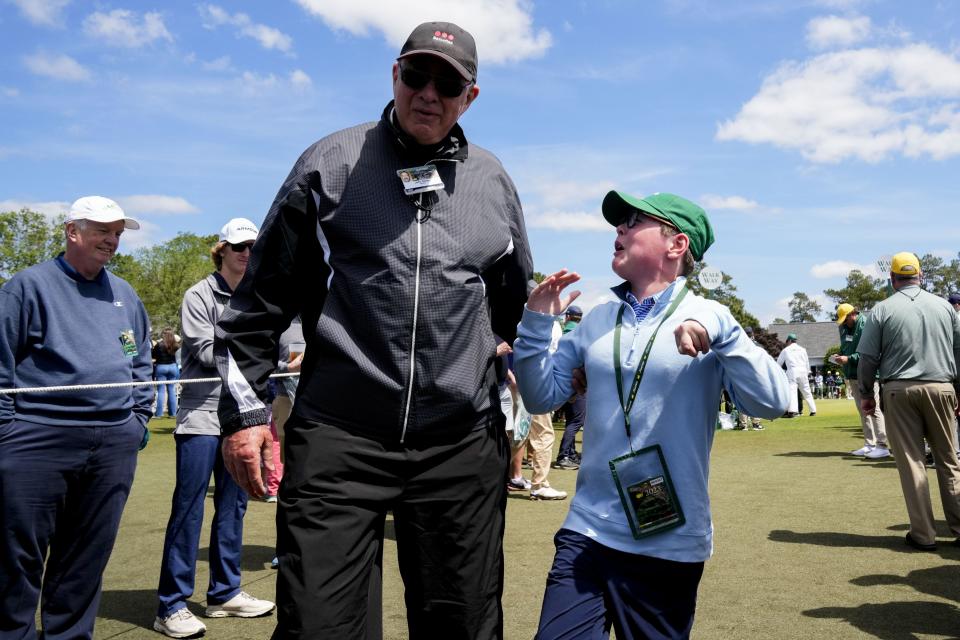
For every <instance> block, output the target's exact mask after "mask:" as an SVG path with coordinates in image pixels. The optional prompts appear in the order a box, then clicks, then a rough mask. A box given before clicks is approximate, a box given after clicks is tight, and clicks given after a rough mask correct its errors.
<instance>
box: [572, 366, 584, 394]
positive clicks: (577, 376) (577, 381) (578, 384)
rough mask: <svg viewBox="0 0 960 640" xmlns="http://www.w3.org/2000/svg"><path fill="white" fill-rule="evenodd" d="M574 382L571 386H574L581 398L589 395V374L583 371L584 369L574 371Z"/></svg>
mask: <svg viewBox="0 0 960 640" xmlns="http://www.w3.org/2000/svg"><path fill="white" fill-rule="evenodd" d="M572 374H573V380H572V381H571V385H572V386H573V390H574V392H576V393H578V394H579V395H581V396H585V395H587V372H586V371H584V370H583V367H577V368H576V369H574V370H573V371H572Z"/></svg>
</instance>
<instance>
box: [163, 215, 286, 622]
mask: <svg viewBox="0 0 960 640" xmlns="http://www.w3.org/2000/svg"><path fill="white" fill-rule="evenodd" d="M257 233H258V231H257V226H256V225H255V224H254V223H252V222H251V221H249V220H247V219H245V218H234V219H232V220H230V221H229V222H227V224H225V225H224V226H223V228H222V229H221V230H220V238H219V240H218V242H217V244H215V245H214V246H213V248H212V249H211V250H210V256H211V258H212V259H213V264H214V266H215V267H216V271H215V272H214V273H212V274H210V275H209V276H207V277H206V278H204V279H203V280H201V281H200V282H198V283H197V284H195V285H193V286H192V287H190V288H189V289H188V290H187V293H186V295H184V297H183V304H182V305H181V307H180V316H181V317H180V321H181V326H182V330H183V373H184V377H185V378H187V379H190V378H214V377H218V373H217V368H216V365H215V363H214V358H213V333H214V327H215V326H216V324H217V320H218V319H219V318H220V315H221V314H222V313H223V308H224V306H225V305H226V304H227V302H228V301H229V300H230V296H231V295H232V294H233V291H234V289H236V287H237V284H238V283H239V282H240V280H241V278H243V274H244V272H245V271H246V269H247V262H248V261H249V259H250V247H252V246H253V242H254V240H256V238H257ZM220 387H221V384H220V382H219V381H217V382H203V383H197V384H188V385H185V386H184V389H183V392H182V394H181V397H180V405H181V406H180V412H179V413H178V414H177V427H176V429H175V430H174V432H173V434H174V435H173V437H174V440H175V441H176V447H177V459H176V470H177V475H176V486H175V487H174V490H173V499H172V504H171V509H170V520H169V521H168V522H167V532H166V537H165V538H164V541H163V558H162V563H161V565H160V584H159V586H158V587H157V599H158V601H159V603H158V607H157V617H156V619H155V620H154V622H153V628H154V630H156V631H159V632H160V633H162V634H164V635H167V636H170V637H171V638H184V637H188V636H192V635H196V634H200V633H203V632H205V631H206V629H207V627H206V625H205V624H203V623H202V622H201V621H200V620H198V619H197V618H196V616H194V615H193V613H191V612H190V610H189V609H187V600H188V599H189V598H190V597H191V596H192V595H193V589H194V578H195V575H196V567H197V552H198V551H199V550H200V529H201V526H202V525H203V510H204V509H203V504H204V499H205V498H206V496H207V489H208V488H209V486H210V477H211V475H212V476H213V479H214V483H215V489H214V493H213V507H214V509H215V511H216V513H215V514H214V516H213V524H212V525H211V529H210V551H209V557H208V561H209V564H210V582H209V585H208V587H207V609H206V616H207V617H208V618H222V617H226V616H235V617H240V618H251V617H255V616H261V615H265V614H268V613H270V612H271V611H273V603H272V602H270V601H268V600H260V599H257V598H254V597H253V596H251V595H249V594H248V593H247V592H245V591H243V590H242V589H241V588H240V554H241V551H242V548H243V516H244V514H245V513H246V511H247V494H246V493H245V492H244V491H243V489H241V488H240V486H239V485H237V483H236V482H234V480H233V478H232V477H230V474H229V473H227V470H226V468H225V467H224V465H223V456H222V454H221V450H220V422H219V420H218V419H217V404H218V402H219V399H220Z"/></svg>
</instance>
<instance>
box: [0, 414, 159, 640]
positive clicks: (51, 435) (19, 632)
mask: <svg viewBox="0 0 960 640" xmlns="http://www.w3.org/2000/svg"><path fill="white" fill-rule="evenodd" d="M142 437H143V425H142V423H141V421H140V419H139V418H137V417H135V416H131V418H130V420H129V421H127V422H126V423H124V424H121V425H117V426H112V427H91V426H85V425H83V424H76V425H70V426H50V425H45V424H37V423H32V422H25V421H21V420H14V421H12V422H9V423H7V424H4V425H2V426H0V513H2V514H3V515H2V519H3V525H2V530H0V637H2V638H3V639H4V640H14V639H16V640H19V639H21V638H29V639H30V640H34V639H35V638H36V637H37V631H36V628H35V622H34V617H35V615H36V611H37V603H38V602H40V621H41V625H42V626H43V637H44V638H45V640H57V639H64V638H70V639H75V638H92V637H93V625H94V622H95V621H96V617H97V607H98V606H99V604H100V587H101V582H102V577H103V570H104V569H105V568H106V566H107V561H108V560H109V558H110V553H111V551H113V543H114V540H115V539H116V537H117V529H118V527H119V526H120V516H121V514H122V513H123V507H124V505H125V504H126V502H127V496H128V495H129V494H130V485H131V484H132V483H133V475H134V471H135V470H136V467H137V448H138V446H139V445H140V439H141V438H142ZM45 558H46V572H44V559H45ZM41 597H42V602H41Z"/></svg>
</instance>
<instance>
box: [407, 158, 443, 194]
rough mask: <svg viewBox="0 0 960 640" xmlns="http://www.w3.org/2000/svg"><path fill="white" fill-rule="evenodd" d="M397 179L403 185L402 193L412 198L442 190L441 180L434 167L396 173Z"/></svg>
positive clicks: (412, 168)
mask: <svg viewBox="0 0 960 640" xmlns="http://www.w3.org/2000/svg"><path fill="white" fill-rule="evenodd" d="M397 177H399V178H400V182H402V183H403V193H404V194H406V195H408V196H412V195H416V194H418V193H426V192H427V191H439V190H440V189H443V180H441V179H440V173H439V172H438V171H437V167H436V165H432V164H427V165H424V166H422V167H410V168H408V169H400V170H399V171H397Z"/></svg>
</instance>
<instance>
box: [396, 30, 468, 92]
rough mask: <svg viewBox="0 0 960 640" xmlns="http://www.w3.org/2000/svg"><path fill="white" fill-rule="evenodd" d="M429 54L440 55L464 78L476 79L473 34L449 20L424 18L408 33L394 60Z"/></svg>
mask: <svg viewBox="0 0 960 640" xmlns="http://www.w3.org/2000/svg"><path fill="white" fill-rule="evenodd" d="M418 55H429V56H436V57H438V58H441V59H442V60H443V61H444V62H447V63H448V64H449V65H450V66H452V67H453V68H454V69H456V70H457V73H459V74H460V75H461V76H463V79H464V80H467V81H469V82H473V81H475V80H476V79H477V43H476V42H474V40H473V36H472V35H470V34H469V33H468V32H467V31H464V30H463V29H461V28H460V27H458V26H457V25H455V24H453V23H452V22H424V23H423V24H421V25H420V26H418V27H417V28H416V29H414V30H413V32H412V33H411V34H410V37H408V38H407V41H406V42H405V43H403V48H402V49H400V55H399V56H398V57H397V60H403V59H404V58H409V57H410V56H418Z"/></svg>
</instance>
